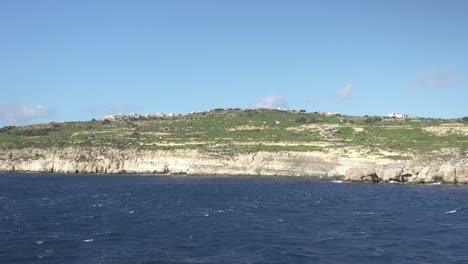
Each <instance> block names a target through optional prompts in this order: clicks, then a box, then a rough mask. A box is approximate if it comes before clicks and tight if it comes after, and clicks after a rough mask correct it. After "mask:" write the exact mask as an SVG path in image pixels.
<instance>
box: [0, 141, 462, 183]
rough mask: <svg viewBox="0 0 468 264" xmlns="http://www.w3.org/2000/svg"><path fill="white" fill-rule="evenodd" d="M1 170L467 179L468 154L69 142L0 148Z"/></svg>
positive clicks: (364, 179)
mask: <svg viewBox="0 0 468 264" xmlns="http://www.w3.org/2000/svg"><path fill="white" fill-rule="evenodd" d="M0 171H4V172H57V173H109V174H114V173H128V174H133V173H137V174H186V175H261V176H276V175H281V176H310V177H319V178H340V179H344V180H348V181H358V182H374V183H375V182H408V183H434V182H441V183H462V184H465V183H467V182H468V164H467V162H466V160H457V161H453V160H452V161H450V162H431V163H427V164H425V163H421V162H417V161H395V160H389V159H384V158H375V157H374V158H363V157H353V156H337V155H335V154H333V153H325V152H319V151H317V152H287V151H283V152H257V153H238V154H232V153H204V152H199V151H196V150H171V151H163V150H135V149H126V150H118V149H112V148H66V149H21V150H0Z"/></svg>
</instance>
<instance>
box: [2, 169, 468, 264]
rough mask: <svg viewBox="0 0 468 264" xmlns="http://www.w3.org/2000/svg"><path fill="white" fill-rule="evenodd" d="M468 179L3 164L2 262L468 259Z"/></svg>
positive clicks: (349, 261) (429, 260)
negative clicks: (353, 179) (390, 180)
mask: <svg viewBox="0 0 468 264" xmlns="http://www.w3.org/2000/svg"><path fill="white" fill-rule="evenodd" d="M467 199H468V188H466V187H465V186H448V185H447V186H444V185H439V186H435V185H400V184H374V185H372V184H351V183H339V182H330V181H317V180H311V179H307V178H256V177H191V176H190V177H188V176H185V177H173V176H111V175H99V176H91V175H73V176H67V175H58V174H56V175H47V174H0V263H468V250H467V249H468V217H467V216H468V215H467V214H466V213H465V211H466V210H467V209H466V208H467Z"/></svg>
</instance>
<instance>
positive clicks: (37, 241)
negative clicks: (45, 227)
mask: <svg viewBox="0 0 468 264" xmlns="http://www.w3.org/2000/svg"><path fill="white" fill-rule="evenodd" d="M44 242H45V241H44V240H36V241H34V243H36V244H37V245H42V244H44Z"/></svg>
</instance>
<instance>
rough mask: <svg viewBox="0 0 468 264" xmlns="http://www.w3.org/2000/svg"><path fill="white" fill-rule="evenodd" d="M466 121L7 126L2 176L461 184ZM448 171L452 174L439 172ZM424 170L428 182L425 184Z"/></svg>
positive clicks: (309, 116)
mask: <svg viewBox="0 0 468 264" xmlns="http://www.w3.org/2000/svg"><path fill="white" fill-rule="evenodd" d="M465 119H466V118H465ZM465 119H429V118H391V117H378V116H364V117H359V116H342V115H330V116H328V115H325V114H324V113H317V112H315V113H306V112H303V111H284V110H267V109H256V110H241V109H227V110H225V109H215V110H212V111H208V112H200V113H192V114H189V115H185V116H171V117H163V118H157V117H151V118H143V117H137V118H129V119H128V120H120V121H110V120H92V121H86V122H65V123H49V124H40V125H30V126H24V127H4V128H2V129H0V149H2V153H1V154H2V155H0V170H3V171H47V172H49V171H54V172H84V173H86V172H93V173H94V172H100V173H119V172H120V173H122V172H132V173H183V174H239V175H244V174H245V175H251V174H254V175H296V176H320V177H323V176H330V177H344V178H345V179H350V180H356V179H357V180H370V181H382V180H383V179H384V178H385V181H389V180H396V181H409V180H408V179H407V178H404V177H403V176H404V175H407V177H410V176H415V177H413V180H414V181H421V182H431V181H437V180H438V179H445V178H444V177H445V176H444V175H449V174H450V175H452V174H453V175H452V176H450V175H449V176H446V178H447V179H445V180H444V181H449V182H454V181H458V182H464V181H465V179H464V178H458V180H457V178H456V173H457V169H456V168H459V169H458V171H459V173H458V175H459V176H460V175H464V174H463V173H465V172H464V171H465V166H466V162H465V160H466V158H467V155H468V122H466V120H465ZM259 153H260V155H258V154H259ZM259 157H262V158H261V159H260V160H258V159H259ZM256 159H257V160H256ZM444 164H445V165H444ZM369 166H370V167H369ZM379 166H380V167H379ZM382 166H383V167H382ZM389 166H390V167H389ZM428 166H429V167H430V168H429V167H428ZM444 166H445V167H444ZM457 166H458V167H457ZM460 166H462V167H460ZM379 168H380V170H381V172H380V175H379V174H377V172H376V171H378V170H379ZM382 168H383V169H382ZM405 168H406V172H404V171H405ZM439 168H445V169H444V170H445V171H444V172H440V173H439ZM423 169H426V172H424V173H426V174H427V175H430V177H429V176H428V177H429V178H425V177H426V176H424V177H423V178H421V177H422V176H421V175H422V174H420V172H421V173H422V172H423V171H424V170H423ZM382 170H383V171H384V172H382ZM431 171H432V172H431ZM467 171H468V170H467ZM388 172H390V174H388ZM452 172H453V173H452ZM447 173H448V174H447ZM460 173H461V174H460ZM382 175H387V176H382ZM408 175H410V176H408ZM416 176H418V177H419V178H417V177H416ZM405 177H406V176H405ZM463 177H465V176H463ZM466 181H468V175H467V178H466Z"/></svg>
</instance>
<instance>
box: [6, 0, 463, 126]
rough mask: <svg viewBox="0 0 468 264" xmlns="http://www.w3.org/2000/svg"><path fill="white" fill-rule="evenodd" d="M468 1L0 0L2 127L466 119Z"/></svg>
mask: <svg viewBox="0 0 468 264" xmlns="http://www.w3.org/2000/svg"><path fill="white" fill-rule="evenodd" d="M466 25H468V1H465V0H462V1H457V0H451V1H443V0H440V1H430V0H426V1H419V0H404V1H400V0H393V1H384V0H372V1H364V0H341V1H337V0H327V1H313V0H305V1H299V0H283V1H275V0H269V1H267V0H265V1H255V0H235V1H234V0H231V1H227V0H226V1H219V0H213V1H206V0H197V1H191V0H168V1H163V0H161V1H152V0H151V1H143V0H134V1H130V0H128V1H118V0H99V1H94V0H92V1H87V0H80V1H69V0H56V1H51V0H41V1H35V0H29V1H26V0H1V1H0V125H25V124H31V123H40V122H50V121H72V120H90V119H92V118H102V117H103V116H104V115H106V114H117V113H131V112H137V113H142V114H143V113H156V112H176V113H182V114H183V113H187V112H191V111H204V110H208V109H212V108H237V107H239V108H251V107H271V108H276V107H282V108H291V109H305V110H308V111H332V112H339V113H342V114H349V115H387V114H388V113H390V112H400V113H405V114H409V115H414V116H424V117H444V118H458V117H463V116H468V103H467V102H468V29H467V26H466Z"/></svg>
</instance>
